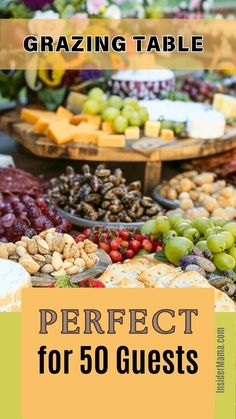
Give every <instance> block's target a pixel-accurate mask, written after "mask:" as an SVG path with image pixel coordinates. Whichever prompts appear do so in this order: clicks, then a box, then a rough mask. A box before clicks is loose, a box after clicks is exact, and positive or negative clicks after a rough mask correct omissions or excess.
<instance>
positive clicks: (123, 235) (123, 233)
mask: <svg viewBox="0 0 236 419" xmlns="http://www.w3.org/2000/svg"><path fill="white" fill-rule="evenodd" d="M119 237H121V238H122V239H123V240H128V239H129V238H130V232H129V231H127V230H120V231H119Z"/></svg>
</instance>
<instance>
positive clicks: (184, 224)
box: [175, 220, 191, 236]
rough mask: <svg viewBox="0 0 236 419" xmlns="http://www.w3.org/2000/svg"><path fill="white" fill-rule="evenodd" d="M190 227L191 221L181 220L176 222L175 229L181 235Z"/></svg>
mask: <svg viewBox="0 0 236 419" xmlns="http://www.w3.org/2000/svg"><path fill="white" fill-rule="evenodd" d="M190 227H191V225H190V221H188V220H181V221H179V222H177V223H176V224H175V231H177V233H178V235H179V236H181V235H182V234H183V233H184V231H185V230H188V229H189V228H190Z"/></svg>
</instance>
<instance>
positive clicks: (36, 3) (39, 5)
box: [23, 0, 54, 10]
mask: <svg viewBox="0 0 236 419" xmlns="http://www.w3.org/2000/svg"><path fill="white" fill-rule="evenodd" d="M53 1H54V0H23V3H24V4H25V6H26V7H28V8H29V9H30V10H41V9H43V8H44V7H45V6H47V5H50V4H53Z"/></svg>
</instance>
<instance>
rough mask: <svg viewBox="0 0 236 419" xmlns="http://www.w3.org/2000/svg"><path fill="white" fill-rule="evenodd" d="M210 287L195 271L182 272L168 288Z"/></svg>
mask: <svg viewBox="0 0 236 419" xmlns="http://www.w3.org/2000/svg"><path fill="white" fill-rule="evenodd" d="M210 287H211V285H210V284H209V282H208V281H207V279H206V278H204V277H203V276H202V275H201V274H199V273H198V272H195V271H189V272H183V273H182V274H180V275H178V277H177V278H175V279H174V280H173V281H172V282H171V283H170V288H210Z"/></svg>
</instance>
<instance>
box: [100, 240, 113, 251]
mask: <svg viewBox="0 0 236 419" xmlns="http://www.w3.org/2000/svg"><path fill="white" fill-rule="evenodd" d="M99 247H100V249H102V250H104V252H106V253H110V251H111V248H110V246H109V244H108V243H105V242H100V243H99Z"/></svg>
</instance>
